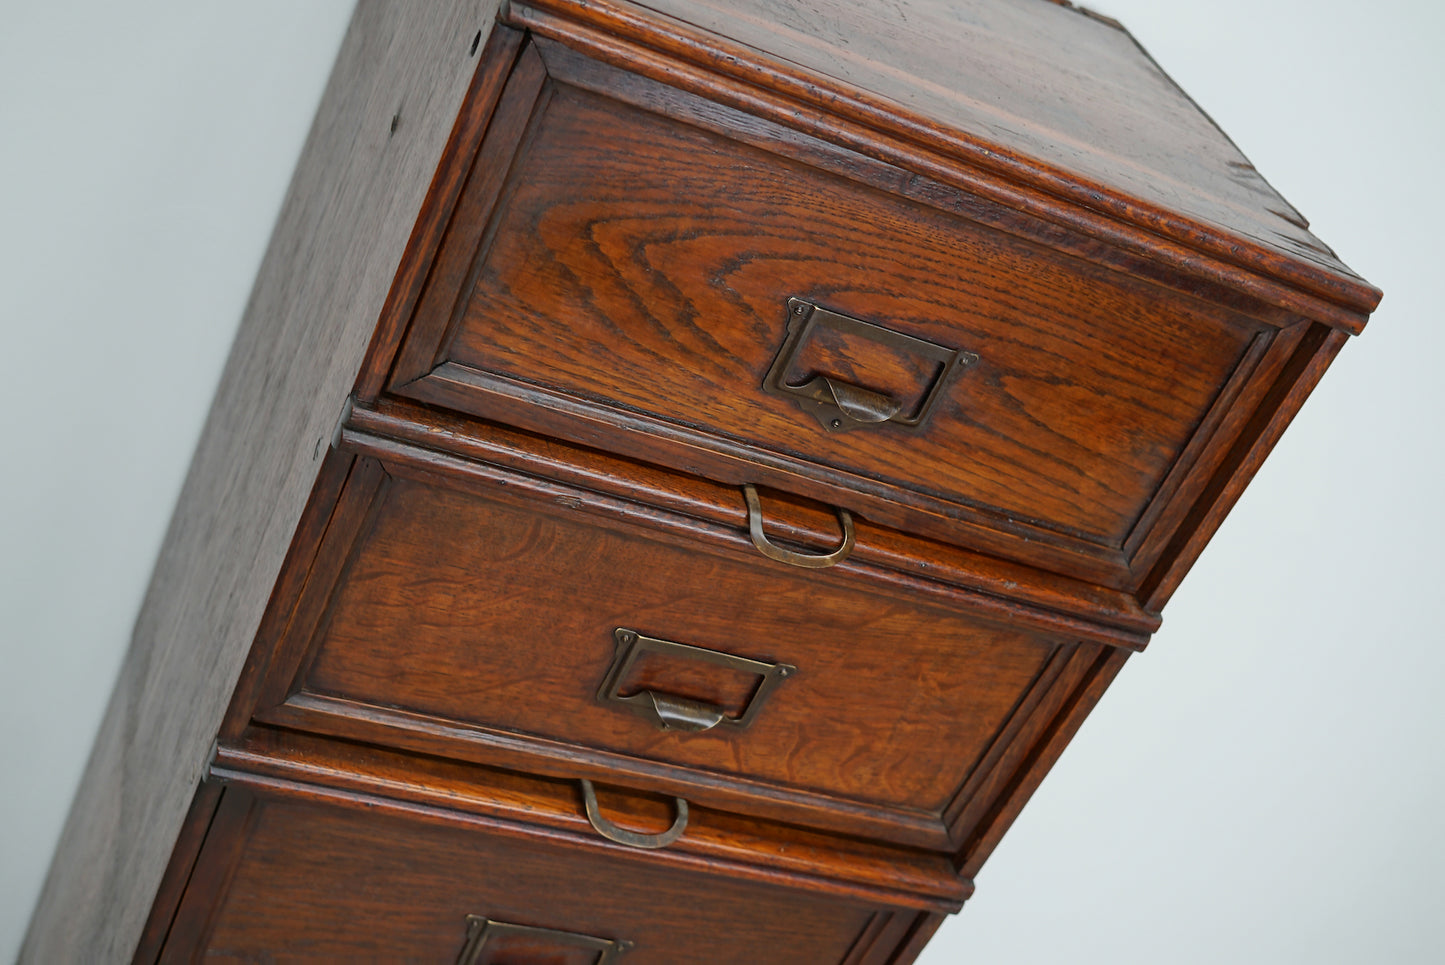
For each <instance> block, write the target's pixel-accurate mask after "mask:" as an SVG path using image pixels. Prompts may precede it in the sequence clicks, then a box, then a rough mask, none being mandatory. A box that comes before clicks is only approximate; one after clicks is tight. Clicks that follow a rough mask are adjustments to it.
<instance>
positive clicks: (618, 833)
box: [582, 777, 687, 851]
mask: <svg viewBox="0 0 1445 965" xmlns="http://www.w3.org/2000/svg"><path fill="white" fill-rule="evenodd" d="M673 802H674V804H675V806H676V808H677V817H676V818H674V819H673V822H672V827H670V828H668V829H667V830H666V831H663V832H662V833H661V834H643V833H641V832H640V831H629V830H627V829H626V828H620V827H618V826H617V825H615V824H613V823H612V822H611V821H609V820H607V819H606V818H604V817H603V816H602V811H601V809H600V808H598V806H597V792H596V791H594V790H593V789H592V782H591V781H589V780H587V778H585V777H584V778H582V803H583V805H584V806H585V807H586V808H587V820H588V821H590V822H591V823H592V827H593V828H594V829H595V830H596V831H597V833H598V834H600V835H602V836H603V837H604V838H606V839H607V840H608V841H616V842H617V843H618V844H625V845H627V846H628V847H632V848H647V849H648V850H652V851H655V850H657V849H658V848H665V847H667V846H668V845H669V844H672V843H673V842H674V841H676V840H677V839H678V838H680V837H682V832H683V831H685V830H687V802H686V801H684V800H683V799H682V798H680V797H677V798H673Z"/></svg>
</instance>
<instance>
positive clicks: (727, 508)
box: [342, 400, 1159, 649]
mask: <svg viewBox="0 0 1445 965" xmlns="http://www.w3.org/2000/svg"><path fill="white" fill-rule="evenodd" d="M342 440H343V443H344V444H345V445H346V446H348V447H350V448H352V449H355V450H357V451H364V452H368V453H370V454H372V455H375V456H377V457H378V458H382V459H387V460H391V459H395V458H398V455H399V454H400V453H404V452H406V451H412V452H415V451H417V450H419V449H420V450H430V451H439V452H448V453H455V454H456V455H457V456H459V457H461V458H462V459H464V460H466V461H467V462H469V463H484V464H487V465H492V466H497V467H502V468H506V469H510V470H513V471H516V472H520V473H523V474H525V475H530V476H540V477H543V478H547V479H553V480H556V481H558V482H561V483H564V484H566V485H569V486H572V487H575V488H578V489H584V490H587V491H589V492H594V493H598V494H605V495H608V496H612V497H618V498H623V497H625V498H630V499H636V500H639V501H642V502H645V503H648V504H650V505H652V506H656V507H659V508H662V509H666V510H668V511H669V512H672V513H677V514H679V515H683V516H687V517H691V518H693V519H697V520H701V521H706V522H710V523H716V524H719V525H721V526H725V527H727V528H729V529H732V530H735V531H737V532H739V533H742V532H745V531H746V530H747V514H746V509H745V506H744V503H743V500H742V498H741V495H740V494H739V493H737V492H735V491H734V492H729V494H728V498H726V499H722V498H720V495H721V494H720V488H719V487H718V485H717V484H716V483H714V482H710V481H708V480H706V479H702V478H699V477H697V476H693V475H684V474H682V473H677V472H670V471H667V470H665V469H661V468H659V467H657V466H654V465H647V464H645V463H639V462H636V461H633V460H627V459H622V458H619V457H617V456H615V455H611V454H607V455H604V454H602V453H599V452H596V451H594V450H590V449H585V448H581V447H578V446H572V445H567V444H565V443H562V442H559V441H557V440H556V439H549V438H546V437H544V436H538V435H535V434H532V433H527V432H520V431H517V430H513V429H508V428H503V427H501V426H497V425H493V424H488V423H479V422H476V421H475V420H471V419H466V418H464V417H461V416H457V415H455V414H452V413H447V412H443V411H438V410H435V409H426V408H422V407H419V406H414V405H409V404H406V403H400V402H396V401H389V400H382V401H381V402H379V403H378V404H377V407H376V408H374V409H373V408H364V407H357V408H355V409H353V410H352V412H351V415H350V417H349V418H348V421H347V423H346V424H345V425H344V426H343V427H342ZM400 458H402V459H403V460H404V459H405V456H404V455H401V456H400ZM765 513H766V517H767V526H768V532H770V533H776V534H778V535H779V536H780V537H781V538H783V539H785V540H788V541H791V542H794V543H799V544H802V545H809V546H823V545H826V543H827V541H828V539H829V538H830V537H831V536H832V534H833V533H835V532H836V527H837V518H836V516H835V514H834V513H833V512H832V511H830V510H829V509H828V508H826V507H825V506H821V505H819V504H818V503H816V502H814V501H812V500H809V499H799V498H796V497H792V496H789V495H786V494H783V495H779V496H772V497H770V498H769V500H768V505H767V507H766V509H765ZM856 526H857V528H858V529H859V531H860V532H863V533H864V534H865V536H864V539H863V542H862V543H861V544H860V545H855V546H854V548H853V552H852V554H850V556H849V560H850V561H852V562H866V563H868V564H870V565H871V566H873V567H874V572H875V574H876V577H877V578H882V574H884V573H896V574H907V575H909V576H913V577H921V578H924V579H927V580H928V581H930V584H931V585H942V586H951V587H958V588H960V589H966V590H970V591H973V592H975V593H981V594H985V595H987V596H990V597H994V598H1008V599H1010V600H1014V601H1017V602H1018V603H1020V604H1023V605H1025V606H1033V607H1037V608H1039V609H1042V610H1047V611H1051V612H1053V613H1055V614H1059V615H1065V614H1067V615H1070V616H1073V617H1076V618H1078V619H1079V621H1080V622H1079V623H1078V624H1076V625H1074V626H1072V627H1070V629H1069V633H1070V634H1072V635H1075V636H1084V637H1087V638H1090V639H1094V638H1096V637H1097V631H1096V630H1095V631H1094V632H1091V630H1090V627H1089V624H1095V625H1097V626H1102V627H1108V628H1110V629H1111V630H1113V631H1114V633H1113V634H1112V635H1111V636H1109V639H1110V640H1111V641H1112V642H1114V643H1116V644H1118V645H1120V646H1128V647H1132V648H1135V649H1142V647H1143V646H1144V644H1145V642H1146V641H1147V639H1148V636H1149V634H1150V633H1152V632H1154V631H1155V630H1157V629H1158V627H1159V616H1158V614H1155V613H1150V612H1148V611H1146V610H1143V609H1142V608H1140V607H1139V605H1138V604H1137V602H1135V600H1134V598H1133V597H1132V596H1131V595H1129V594H1127V593H1123V592H1120V591H1117V590H1113V589H1110V588H1109V587H1105V586H1100V585H1098V584H1095V583H1087V582H1084V581H1082V580H1076V579H1071V578H1069V577H1065V576H1060V575H1059V574H1057V573H1050V572H1047V571H1043V570H1039V569H1035V568H1031V567H1026V566H1022V565H1020V564H1017V563H1013V562H1010V561H1008V560H1003V559H999V558H998V557H994V556H988V555H985V554H982V553H977V552H971V551H969V550H966V549H963V548H962V547H959V546H956V545H951V544H945V543H939V542H936V541H933V540H926V539H921V538H919V537H918V536H917V535H914V534H909V533H902V532H898V531H896V530H890V529H885V528H883V527H882V526H877V525H873V523H872V522H870V521H868V520H862V521H856Z"/></svg>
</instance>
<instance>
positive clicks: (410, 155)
mask: <svg viewBox="0 0 1445 965" xmlns="http://www.w3.org/2000/svg"><path fill="white" fill-rule="evenodd" d="M495 11H496V3H495V2H489V0H467V2H457V3H450V4H437V5H430V6H429V7H428V8H426V9H425V10H412V11H403V10H401V9H399V8H397V7H389V6H386V5H384V4H380V3H371V2H367V3H363V4H362V5H361V6H360V8H359V9H358V11H357V13H356V14H355V16H354V18H353V20H352V23H351V27H350V29H349V31H348V33H347V35H346V39H345V40H344V42H343V44H342V48H341V51H340V55H339V59H338V61H337V65H336V67H335V69H334V71H333V73H332V76H331V80H330V82H329V83H328V86H327V88H326V92H325V95H324V97H323V99H322V104H321V109H320V113H319V116H318V120H317V122H316V123H315V124H314V125H313V127H312V130H311V133H310V136H309V138H308V140H307V143H306V147H305V150H304V153H303V156H302V160H301V162H300V165H299V167H298V169H297V172H296V174H295V176H294V178H293V180H292V183H291V187H290V190H289V192H288V195H287V199H286V202H285V206H284V208H283V210H282V212H281V215H280V219H279V221H278V224H277V227H276V229H275V232H274V234H273V236H272V239H271V243H270V247H269V248H268V250H267V253H266V256H265V260H264V262H263V264H262V266H261V269H260V273H259V275H258V278H257V281H256V285H255V288H254V290H253V293H252V296H251V300H250V304H249V305H248V307H247V310H246V314H245V318H244V320H243V321H242V324H241V331H240V335H239V336H238V339H237V342H236V344H235V346H234V347H233V349H232V351H231V355H230V358H229V361H228V362H227V365H226V369H225V373H224V375H223V377H222V382H221V386H220V388H219V390H218V392H217V396H216V400H215V402H214V404H213V406H212V409H211V412H210V415H209V417H208V419H207V421H206V425H205V429H204V430H203V432H202V435H201V440H200V445H199V448H198V451H197V453H196V456H195V458H194V460H193V462H192V464H191V469H190V473H189V475H188V477H187V479H186V482H185V485H184V488H183V491H182V494H181V497H180V502H179V505H178V507H177V509H176V513H175V515H174V517H173V518H172V520H171V525H170V529H169V531H168V532H167V534H166V539H165V543H164V546H163V548H162V550H161V554H160V558H159V560H158V562H157V564H156V569H155V573H154V575H153V576H152V580H151V584H150V589H149V590H148V592H147V595H146V598H145V601H144V603H143V604H142V608H141V612H140V616H139V618H138V620H137V623H136V629H135V632H134V636H133V639H132V643H131V647H130V650H129V652H128V654H127V656H126V659H125V662H124V665H123V668H122V670H121V673H120V678H119V682H118V684H117V686H116V689H115V691H114V693H113V695H112V697H111V700H110V704H109V706H108V707H107V709H106V712H105V716H104V719H103V721H102V723H101V726H100V731H99V738H98V740H97V743H96V745H95V748H94V749H93V751H92V753H91V757H90V760H89V763H88V765H87V767H86V770H85V773H84V777H83V779H82V783H81V786H80V789H79V791H78V793H77V797H76V800H75V803H74V805H73V806H72V809H71V812H70V815H69V818H68V819H67V822H66V825H65V830H64V832H63V834H62V835H61V838H60V845H59V849H58V851H57V853H56V856H55V859H54V861H53V863H52V865H51V870H50V873H49V876H48V877H47V879H46V883H45V886H44V889H43V891H42V893H41V897H40V900H39V904H38V906H37V909H36V912H35V915H34V917H33V918H32V919H31V923H30V928H29V931H28V932H27V936H26V940H25V944H24V946H23V947H22V949H21V953H20V959H21V961H24V962H36V963H45V965H48V963H52V962H79V961H87V962H100V961H106V962H118V961H123V960H126V959H128V958H129V956H130V955H131V953H132V951H133V950H134V948H135V947H136V942H137V940H138V938H139V937H140V934H141V931H142V928H143V926H144V923H145V920H146V916H147V914H148V912H149V909H150V907H151V902H152V899H153V898H154V896H155V893H156V888H157V886H158V884H159V882H160V880H161V877H162V874H163V872H164V869H165V867H166V861H167V858H168V856H169V855H170V853H171V846H172V844H173V843H174V842H175V840H176V836H177V833H178V831H179V830H180V828H181V825H182V822H183V819H184V817H185V814H186V812H187V809H188V807H189V806H190V804H191V799H192V795H193V792H194V791H195V787H196V782H197V781H198V780H199V778H200V775H201V772H202V770H203V768H204V767H205V763H206V759H207V754H208V751H209V748H210V746H211V743H212V740H213V738H214V736H215V733H216V728H217V725H218V724H219V722H220V719H221V715H222V713H223V712H224V709H225V707H226V704H227V702H228V700H229V699H230V696H231V689H232V686H233V685H234V683H235V680H236V676H237V674H238V673H239V672H240V669H241V666H242V663H243V662H244V660H245V657H246V653H247V650H248V648H249V646H250V644H251V642H252V640H253V638H254V636H255V632H256V627H257V623H258V622H259V620H260V618H261V614H262V612H263V609H264V607H265V603H266V599H267V597H268V595H269V594H270V593H271V590H272V588H273V583H274V582H275V579H276V576H277V573H278V571H279V570H280V567H281V561H282V558H283V556H284V555H285V553H286V551H287V547H288V545H289V544H290V542H291V539H292V535H293V532H294V530H295V528H296V523H297V520H298V519H299V518H300V516H301V513H302V508H303V506H304V504H305V501H306V498H307V495H308V494H309V492H310V491H311V488H312V483H313V482H314V480H315V478H316V473H317V469H318V467H319V465H320V461H321V456H322V454H323V453H324V452H325V450H326V446H327V441H328V440H329V438H330V436H331V432H332V429H333V427H334V426H335V424H336V420H337V417H338V414H339V412H340V409H341V403H342V401H343V399H344V398H345V397H346V394H347V392H348V391H350V388H351V385H352V382H353V380H354V379H355V378H356V373H357V371H358V368H359V366H360V362H361V358H362V355H363V352H364V350H365V348H366V345H367V341H368V339H369V338H370V335H371V332H372V329H373V327H374V326H375V324H376V319H377V316H378V313H379V312H380V309H381V306H382V304H383V300H384V298H385V295H386V291H387V287H388V285H389V284H390V282H391V279H392V276H393V274H394V273H395V271H396V267H397V264H398V263H399V261H400V259H401V253H402V249H403V247H404V245H405V243H406V239H407V234H408V232H409V231H410V227H411V223H412V221H413V219H414V218H415V215H416V212H417V210H418V209H419V208H420V206H421V203H422V198H423V196H424V194H425V192H426V187H427V184H428V182H429V181H430V178H431V173H432V171H433V170H434V169H435V167H436V164H437V161H438V159H439V157H440V155H441V152H442V148H443V145H444V143H445V141H446V139H447V136H448V133H449V131H450V128H451V122H452V118H453V117H454V116H455V113H456V111H457V109H458V107H459V106H460V104H461V102H462V99H463V95H464V94H465V92H466V90H467V87H468V85H469V83H470V81H471V78H472V76H473V74H474V72H475V67H476V63H477V62H476V59H475V57H474V56H473V55H472V54H471V52H470V46H471V40H472V38H473V37H474V36H475V35H476V34H477V32H478V30H485V28H487V26H488V24H489V23H490V22H491V20H492V19H493V17H494V16H495ZM398 105H402V113H403V115H404V116H403V121H404V123H402V124H400V125H399V126H398V127H397V129H396V130H395V132H393V131H392V130H391V120H392V117H393V116H395V115H396V113H397V109H398Z"/></svg>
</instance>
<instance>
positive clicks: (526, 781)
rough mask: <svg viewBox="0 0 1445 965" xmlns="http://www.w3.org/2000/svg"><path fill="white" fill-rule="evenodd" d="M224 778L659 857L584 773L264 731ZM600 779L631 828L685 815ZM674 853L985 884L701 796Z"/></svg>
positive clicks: (694, 864)
mask: <svg viewBox="0 0 1445 965" xmlns="http://www.w3.org/2000/svg"><path fill="white" fill-rule="evenodd" d="M212 773H213V774H215V775H218V776H220V777H223V778H226V777H232V776H237V775H241V776H243V777H245V779H246V780H250V781H260V782H263V783H267V784H268V786H274V787H275V788H276V789H277V790H278V793H279V792H281V791H285V792H287V793H295V794H300V795H302V796H304V797H318V796H319V797H322V798H326V799H328V800H329V799H338V800H353V799H355V800H363V799H364V800H365V801H367V802H370V803H372V804H375V805H378V806H380V805H387V806H391V807H393V808H400V809H402V810H406V811H407V812H408V813H411V814H413V815H414V816H415V817H417V818H418V819H419V820H425V821H428V822H432V823H442V824H447V823H450V824H453V825H457V826H466V827H478V828H484V829H490V830H491V831H492V832H493V833H497V834H505V835H512V836H516V835H543V836H547V837H549V838H551V839H553V840H556V841H557V842H559V843H564V844H567V845H568V846H569V847H574V848H578V849H581V850H584V851H589V852H591V853H594V854H599V855H606V854H612V853H618V854H627V855H631V856H633V857H634V858H637V859H639V860H643V859H646V858H647V857H648V856H649V855H652V854H654V852H646V853H641V854H640V853H639V852H638V850H637V849H635V848H631V847H629V846H626V845H622V844H616V843H614V842H612V841H609V840H606V839H604V838H603V837H602V836H601V835H600V834H598V833H597V831H596V829H595V828H593V827H592V825H591V824H590V823H589V821H588V819H587V817H586V814H585V811H584V809H583V799H582V793H581V788H580V785H579V783H578V776H577V773H576V772H573V774H571V775H567V776H546V775H540V774H537V773H535V772H532V771H521V770H504V769H501V768H494V767H487V766H480V765H475V764H465V763H461V762H457V761H449V760H444V759H442V758H439V757H435V756H430V755H425V754H413V753H409V752H405V751H399V750H395V749H384V748H382V747H379V746H376V745H369V744H363V743H355V742H351V741H338V740H335V739H331V738H322V737H315V736H311V735H308V734H304V733H300V732H296V731H284V730H278V729H275V728H269V727H252V728H250V729H249V730H248V731H247V732H246V733H245V734H243V735H242V736H241V737H240V738H239V739H237V740H235V741H228V742H226V743H224V744H222V745H221V746H220V747H219V748H218V750H217V753H216V763H215V766H214V767H213V768H212ZM594 786H595V788H596V794H597V799H598V806H599V808H600V809H601V811H602V813H603V814H604V815H605V816H606V817H607V818H608V819H609V820H611V821H613V822H614V823H616V824H618V825H620V826H622V827H625V828H629V829H632V830H635V831H639V832H644V833H657V832H660V831H664V830H666V829H667V828H668V827H669V825H670V824H671V823H672V821H673V819H674V816H675V812H674V804H673V798H672V797H671V796H669V795H668V794H666V793H662V792H659V791H657V790H655V789H650V790H634V789H630V788H627V787H623V786H621V785H619V784H616V783H611V782H609V781H608V780H607V778H606V777H605V776H603V777H598V778H597V780H596V781H594ZM662 851H663V852H665V854H662V855H661V857H663V858H665V860H667V861H668V862H672V863H674V864H677V865H679V866H686V867H688V868H692V869H695V870H703V871H710V872H711V873H714V874H719V875H726V876H728V877H732V878H736V879H739V880H745V881H754V882H763V883H768V884H772V885H777V886H780V887H787V888H793V889H802V890H808V891H812V892H814V893H816V894H822V895H831V896H834V897H840V898H845V899H848V900H852V901H858V902H864V903H868V904H886V905H890V906H897V907H909V908H917V909H923V910H933V911H943V912H947V911H953V910H956V909H957V908H958V906H959V904H960V903H961V902H962V901H963V900H964V899H965V898H967V897H968V896H969V895H970V894H972V891H973V884H972V882H971V881H969V880H968V879H965V878H961V877H960V876H959V875H958V874H957V872H956V870H955V867H954V864H955V861H954V858H953V857H952V856H950V855H947V854H942V853H937V852H929V851H920V850H917V849H913V848H900V847H897V846H893V845H888V844H886V843H883V842H879V841H875V840H869V839H865V838H857V837H850V836H843V835H836V834H829V833H823V832H819V831H814V830H808V829H805V828H799V827H795V826H789V825H782V824H778V823H776V822H772V821H766V820H761V819H758V818H756V817H749V816H745V815H741V814H735V813H731V812H727V811H719V810H715V809H712V808H709V807H706V806H697V805H696V804H695V802H694V804H693V806H692V807H691V808H690V813H689V819H688V823H687V828H686V830H685V831H684V833H683V834H682V836H681V837H679V838H678V839H677V840H676V841H674V842H673V843H672V844H670V845H668V846H667V847H666V848H664V849H662Z"/></svg>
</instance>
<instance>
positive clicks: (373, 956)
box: [160, 779, 919, 965]
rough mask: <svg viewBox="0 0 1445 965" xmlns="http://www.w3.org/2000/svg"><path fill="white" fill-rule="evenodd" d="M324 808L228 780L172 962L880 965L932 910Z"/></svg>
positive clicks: (439, 817) (184, 904) (339, 803)
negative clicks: (881, 905)
mask: <svg viewBox="0 0 1445 965" xmlns="http://www.w3.org/2000/svg"><path fill="white" fill-rule="evenodd" d="M311 797H313V792H312V791H311V790H310V789H307V788H297V787H294V786H293V787H289V788H284V789H280V790H276V789H271V788H268V787H267V786H265V785H250V786H248V784H247V782H246V781H245V780H244V779H243V780H240V781H237V782H233V783H230V784H228V785H227V786H226V788H225V790H224V792H223V796H222V798H221V801H220V805H219V807H218V809H217V811H216V814H215V817H214V819H213V820H212V822H211V826H210V829H209V832H208V835H207V839H206V840H205V842H204V843H203V845H202V847H201V850H200V853H199V856H198V860H197V863H196V868H197V871H196V873H194V874H193V875H192V876H191V880H190V884H189V886H188V890H187V892H186V894H185V895H184V896H183V898H182V900H181V903H180V908H179V913H178V914H177V916H176V921H175V924H174V925H173V926H172V927H171V929H170V936H169V939H168V942H167V945H166V947H165V948H164V949H163V951H162V953H161V956H160V961H161V962H163V963H170V962H186V961H199V960H201V959H202V958H204V960H206V961H235V962H262V961H265V962H269V961H313V962H323V961H326V962H339V961H366V962H428V963H432V962H434V963H438V965H454V963H463V965H481V963H490V965H507V963H520V962H528V963H531V962H546V963H553V965H602V963H605V965H621V963H624V962H625V963H634V962H635V963H640V965H645V963H652V965H688V963H695V965H724V963H736V965H762V963H778V965H789V963H796V965H819V963H837V965H865V963H870V962H877V963H881V962H883V961H886V960H888V959H887V958H886V957H884V956H885V955H886V954H887V952H888V951H889V950H890V947H889V946H892V947H896V946H897V945H898V944H900V943H901V941H902V940H903V939H904V937H905V935H906V933H907V931H908V928H909V927H910V925H911V924H912V923H913V922H914V921H915V920H916V919H917V918H918V917H919V915H918V913H916V912H914V913H909V912H906V911H904V912H892V911H890V910H887V909H876V908H870V907H868V906H866V905H864V904H862V903H860V902H853V901H846V900H839V899H831V898H828V897H826V896H821V895H817V894H809V893H805V892H799V891H794V890H790V889H787V888H783V887H778V886H775V885H770V884H763V883H758V882H746V881H739V880H736V879H730V878H728V877H726V876H724V875H719V874H709V873H707V872H706V871H704V870H701V869H698V868H697V867H696V866H695V865H694V866H693V867H689V866H688V864H687V863H685V862H681V861H676V860H669V857H668V856H665V855H664V856H649V857H647V858H640V857H638V856H634V855H629V854H626V853H621V852H618V851H617V850H616V849H611V850H603V849H590V850H589V849H585V848H578V847H576V846H575V845H573V846H570V847H569V846H568V845H567V844H566V843H565V842H564V841H559V840H557V839H556V837H555V836H548V835H546V834H529V833H527V832H526V831H524V830H522V829H518V828H509V827H503V828H501V829H500V833H499V829H497V828H496V827H493V828H485V829H481V828H477V827H468V826H467V822H466V821H464V820H462V819H460V818H458V817H457V816H451V817H450V818H449V817H448V816H447V815H445V814H431V813H418V812H417V811H416V810H415V809H413V810H412V811H411V812H410V813H408V811H407V810H406V809H404V808H401V807H398V806H394V805H392V804H391V803H390V802H388V801H386V800H384V799H377V798H368V799H366V802H365V804H364V805H362V804H359V803H357V802H355V801H351V802H346V801H344V800H337V799H331V800H327V799H325V798H323V799H322V800H319V801H318V800H315V799H308V798H311ZM608 955H611V956H612V957H611V958H608V957H605V956H608Z"/></svg>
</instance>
